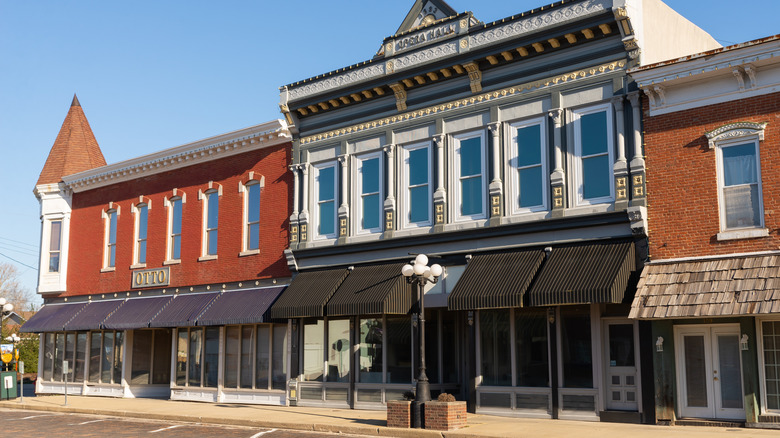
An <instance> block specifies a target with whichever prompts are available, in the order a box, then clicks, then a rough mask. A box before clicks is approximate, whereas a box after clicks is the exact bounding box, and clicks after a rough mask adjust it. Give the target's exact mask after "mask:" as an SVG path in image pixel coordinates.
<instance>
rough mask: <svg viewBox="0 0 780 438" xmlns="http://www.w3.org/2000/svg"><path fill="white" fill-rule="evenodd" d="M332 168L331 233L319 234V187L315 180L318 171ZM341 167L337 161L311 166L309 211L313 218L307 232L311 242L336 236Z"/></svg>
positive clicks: (318, 174)
mask: <svg viewBox="0 0 780 438" xmlns="http://www.w3.org/2000/svg"><path fill="white" fill-rule="evenodd" d="M329 167H332V168H333V233H330V234H322V235H321V234H319V225H320V224H319V220H320V214H319V212H320V209H319V193H320V191H319V185H318V184H317V179H318V178H319V176H320V170H321V169H326V168H329ZM340 167H341V166H340V165H339V162H338V161H337V160H332V161H326V162H322V163H316V164H312V166H311V168H312V172H311V173H312V175H311V178H309V180H310V182H311V199H310V202H311V208H310V210H311V211H312V212H314V214H313V215H312V216H313V218H312V220H311V225H310V226H311V229H310V230H309V233H310V234H311V236H312V239H311V240H329V239H335V238H336V237H337V236H338V229H339V213H338V209H339V192H340V191H339V168H340Z"/></svg>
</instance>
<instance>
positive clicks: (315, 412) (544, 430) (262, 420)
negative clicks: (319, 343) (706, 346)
mask: <svg viewBox="0 0 780 438" xmlns="http://www.w3.org/2000/svg"><path fill="white" fill-rule="evenodd" d="M63 404H64V397H63V396H38V397H32V398H25V399H24V403H20V402H19V401H18V400H9V401H2V402H0V408H9V409H31V410H38V411H50V412H70V413H79V414H96V415H110V416H117V417H129V418H143V419H150V420H165V421H180V422H198V423H209V424H224V425H237V426H251V427H259V428H273V429H293V430H305V431H319V432H332V433H348V434H357V435H372V436H393V437H412V436H414V437H459V438H465V437H534V438H537V437H539V438H547V437H549V438H559V437H577V438H605V437H630V438H650V437H654V438H655V437H657V436H659V434H663V436H664V438H677V437H679V438H700V437H702V438H703V437H718V436H722V437H724V438H725V437H738V438H747V437H774V438H777V437H778V436H780V433H779V432H778V431H777V430H764V429H744V428H739V429H730V428H721V427H692V426H674V427H668V426H649V425H635V424H618V423H594V422H585V421H565V420H537V419H523V418H507V417H496V416H490V415H476V414H469V416H468V427H466V428H464V429H460V430H457V431H452V432H437V431H430V430H416V429H396V428H389V427H386V426H385V424H386V421H385V420H386V418H385V412H384V411H361V410H350V409H330V408H304V407H284V406H260V405H238V404H212V403H197V402H178V401H170V400H155V399H117V398H104V397H79V396H68V406H63Z"/></svg>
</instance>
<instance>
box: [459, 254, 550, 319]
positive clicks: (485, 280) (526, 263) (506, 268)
mask: <svg viewBox="0 0 780 438" xmlns="http://www.w3.org/2000/svg"><path fill="white" fill-rule="evenodd" d="M542 261H544V250H542V249H541V248H537V249H527V250H518V251H509V252H500V253H491V254H479V255H475V256H473V257H472V259H471V260H470V261H469V263H468V265H466V270H465V271H464V272H463V275H462V276H461V277H460V280H458V283H457V284H456V285H455V288H454V289H453V290H452V293H451V294H450V296H449V297H448V298H447V308H448V309H449V310H475V309H496V308H505V307H521V306H522V305H523V295H524V294H525V292H526V290H527V289H528V286H529V285H530V284H531V280H533V278H534V275H536V272H537V271H538V270H539V267H540V266H541V265H542Z"/></svg>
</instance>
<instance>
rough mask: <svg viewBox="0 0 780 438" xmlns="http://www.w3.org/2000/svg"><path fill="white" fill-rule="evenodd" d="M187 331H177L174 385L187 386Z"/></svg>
mask: <svg viewBox="0 0 780 438" xmlns="http://www.w3.org/2000/svg"><path fill="white" fill-rule="evenodd" d="M188 338H189V331H188V330H187V329H186V328H184V329H182V328H180V329H179V334H178V336H177V342H176V385H178V386H185V385H186V384H187V345H188V342H187V339H188Z"/></svg>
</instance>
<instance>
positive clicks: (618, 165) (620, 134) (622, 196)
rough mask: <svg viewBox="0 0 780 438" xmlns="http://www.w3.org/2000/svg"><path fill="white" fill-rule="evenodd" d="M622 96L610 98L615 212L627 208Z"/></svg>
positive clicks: (626, 168)
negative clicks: (614, 129)
mask: <svg viewBox="0 0 780 438" xmlns="http://www.w3.org/2000/svg"><path fill="white" fill-rule="evenodd" d="M623 98H624V96H622V95H621V96H615V97H613V98H612V106H614V107H615V126H616V127H617V159H616V160H615V163H614V164H613V166H612V174H613V177H614V178H615V210H625V209H626V208H627V207H628V163H626V136H625V131H626V123H625V117H624V116H623Z"/></svg>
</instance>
